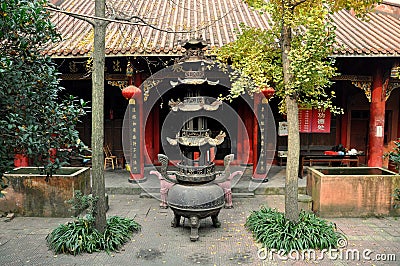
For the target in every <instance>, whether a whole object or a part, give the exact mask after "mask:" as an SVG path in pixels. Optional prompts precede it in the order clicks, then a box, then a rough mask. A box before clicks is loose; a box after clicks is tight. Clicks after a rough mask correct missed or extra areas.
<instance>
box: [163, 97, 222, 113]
mask: <svg viewBox="0 0 400 266" xmlns="http://www.w3.org/2000/svg"><path fill="white" fill-rule="evenodd" d="M168 105H169V106H170V107H171V110H172V111H174V112H177V111H183V112H195V111H200V110H202V109H204V110H206V111H216V110H218V108H219V107H220V106H221V105H222V102H221V101H219V100H215V101H213V102H212V103H210V104H206V103H196V104H193V103H190V104H189V103H185V102H181V101H179V99H178V100H177V101H173V100H169V102H168Z"/></svg>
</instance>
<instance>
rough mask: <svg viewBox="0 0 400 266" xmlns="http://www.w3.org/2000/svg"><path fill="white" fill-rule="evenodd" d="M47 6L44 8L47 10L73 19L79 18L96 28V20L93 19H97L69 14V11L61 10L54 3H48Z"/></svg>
mask: <svg viewBox="0 0 400 266" xmlns="http://www.w3.org/2000/svg"><path fill="white" fill-rule="evenodd" d="M47 5H48V6H45V7H44V8H46V9H48V10H50V11H54V12H60V13H64V14H67V15H69V16H71V17H73V18H77V19H81V20H83V21H86V22H87V23H89V24H91V25H92V26H94V20H93V19H95V17H92V16H89V15H80V14H76V13H72V12H68V11H65V10H63V9H61V8H59V7H58V6H56V5H53V4H52V3H47ZM90 18H92V19H90Z"/></svg>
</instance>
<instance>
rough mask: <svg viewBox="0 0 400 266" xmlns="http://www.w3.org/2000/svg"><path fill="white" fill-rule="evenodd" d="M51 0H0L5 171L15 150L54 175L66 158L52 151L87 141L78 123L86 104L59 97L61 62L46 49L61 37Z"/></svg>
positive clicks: (0, 151)
mask: <svg viewBox="0 0 400 266" xmlns="http://www.w3.org/2000/svg"><path fill="white" fill-rule="evenodd" d="M46 2H47V1H43V0H39V1H36V0H35V1H24V0H0V80H1V83H0V128H1V145H0V173H3V172H4V171H6V170H7V169H8V168H9V167H10V166H12V163H13V157H14V154H25V155H27V156H28V157H30V158H31V159H32V160H33V162H34V164H35V165H37V166H44V170H45V171H46V172H47V174H48V175H51V174H52V171H53V169H55V168H57V167H59V166H60V165H62V164H63V163H64V162H65V156H66V153H65V154H63V152H61V151H60V150H58V151H57V155H56V156H54V153H53V154H52V153H51V151H52V150H53V151H55V150H56V149H59V148H66V149H67V148H80V147H82V145H83V143H80V141H79V136H78V131H77V130H76V129H75V126H76V124H77V122H78V119H79V116H81V115H84V114H85V105H86V103H85V102H83V101H81V100H78V99H76V98H74V97H72V96H67V97H65V99H63V100H60V99H59V98H60V93H61V91H62V90H63V88H61V87H60V86H59V80H58V77H57V75H58V73H57V70H56V65H55V64H54V63H53V62H52V61H51V59H50V58H49V57H48V56H44V55H43V54H42V53H41V51H42V50H41V49H42V47H44V45H45V44H46V43H48V42H54V41H57V40H58V39H59V35H58V34H57V33H56V31H55V28H54V26H53V25H52V24H51V22H50V19H49V13H48V12H46V11H45V9H44V8H43V6H44V5H45V4H46ZM49 151H50V152H49Z"/></svg>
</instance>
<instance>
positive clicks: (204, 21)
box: [45, 0, 400, 179]
mask: <svg viewBox="0 0 400 266" xmlns="http://www.w3.org/2000/svg"><path fill="white" fill-rule="evenodd" d="M52 2H53V3H54V4H55V5H57V6H58V7H59V8H60V9H62V10H66V11H68V12H72V13H78V14H85V15H90V16H93V15H94V1H91V0H81V1H75V0H59V1H52ZM108 2H109V4H110V5H112V6H113V9H112V11H113V12H116V13H117V14H119V15H121V14H124V15H127V16H137V17H139V18H142V19H143V21H142V20H138V21H136V24H135V25H131V24H127V23H118V22H111V23H110V24H109V25H108V27H107V33H106V55H105V56H106V62H105V64H106V70H105V79H106V82H105V84H106V85H105V86H106V87H105V102H104V110H105V124H104V126H105V144H107V145H108V146H109V147H110V149H111V150H112V152H113V154H115V155H117V156H118V157H125V160H126V161H129V163H130V164H131V171H132V178H133V179H140V178H143V167H145V166H146V165H152V164H159V162H158V157H157V155H158V154H160V153H165V152H166V151H165V147H164V145H163V143H165V142H166V141H169V142H170V143H174V141H181V142H184V141H185V140H184V139H179V140H177V139H175V138H174V136H171V135H168V134H163V129H165V130H167V127H166V126H164V125H165V124H164V123H165V122H166V121H169V120H171V119H172V120H173V119H174V118H173V117H172V118H171V115H173V113H174V110H175V111H176V110H179V111H180V113H185V110H188V108H199V110H200V109H202V110H206V109H207V108H208V109H209V110H212V109H213V108H215V110H217V111H216V112H215V113H218V110H221V109H223V110H224V113H225V112H228V113H229V111H228V110H233V111H234V115H232V117H228V116H227V115H225V116H223V117H222V118H218V117H217V115H216V117H215V118H211V119H207V121H208V122H207V125H203V124H201V123H202V122H201V121H204V120H203V119H198V120H195V121H194V122H193V123H197V124H195V126H194V125H189V124H188V125H187V126H188V128H187V129H190V127H192V128H193V126H194V127H195V128H196V129H197V130H201V129H202V128H203V127H205V126H207V129H208V130H209V133H207V134H209V135H208V136H206V137H209V139H210V140H209V141H210V142H213V141H215V143H214V144H215V147H216V149H215V150H213V149H211V152H210V153H209V154H208V155H207V156H209V157H208V158H207V159H210V158H211V157H212V158H214V162H215V163H216V164H217V165H218V164H219V165H222V164H223V159H224V157H225V156H226V155H228V154H234V161H233V162H232V164H236V165H246V166H253V178H256V179H257V178H260V179H263V178H265V173H266V169H265V167H268V164H269V161H270V162H271V163H274V164H276V163H279V162H280V159H282V158H280V156H279V155H282V154H284V152H285V151H287V148H288V147H287V134H286V132H285V116H284V115H282V114H280V113H279V112H278V104H279V100H278V99H275V98H271V99H268V98H269V97H265V96H264V95H263V94H261V93H260V95H245V96H243V97H239V98H237V99H234V100H233V101H232V102H224V103H220V102H216V101H215V99H217V98H218V97H219V96H220V95H227V94H228V93H229V89H230V80H229V74H227V73H225V72H224V71H222V70H219V69H215V67H216V66H215V65H214V64H213V63H212V61H213V60H212V59H213V49H215V48H218V47H222V46H223V45H225V44H227V43H229V42H232V41H234V40H235V37H236V35H237V29H238V28H239V25H240V24H241V23H243V24H245V25H248V26H253V27H259V28H262V29H267V28H269V25H270V23H271V21H270V20H269V17H268V16H267V15H261V14H259V13H258V12H256V11H254V10H251V9H250V8H248V7H247V5H246V4H244V3H243V2H242V1H240V0H223V1H212V0H203V1H198V0H197V1H196V0H189V1H184V2H181V1H179V3H178V2H176V3H175V2H174V1H157V0H137V1H117V0H115V1H108ZM110 12H111V10H110ZM108 15H113V14H108ZM114 15H115V14H114ZM367 17H368V20H366V21H363V20H360V19H358V18H356V17H355V16H354V14H353V13H352V12H351V11H346V10H342V11H339V12H337V13H335V14H334V15H333V20H334V23H335V24H336V26H337V29H336V43H337V46H336V48H335V51H334V54H332V57H335V58H336V67H337V68H338V72H339V73H340V75H339V76H336V77H335V78H334V79H333V81H334V83H333V85H332V88H331V89H332V90H334V91H335V93H336V96H337V97H336V102H335V104H336V105H337V106H338V107H341V108H343V110H344V114H342V115H333V114H331V113H330V112H329V111H324V112H320V111H319V110H312V109H311V110H300V112H299V122H300V125H299V126H300V128H299V130H300V133H301V134H300V136H301V153H305V154H312V153H315V154H318V153H324V151H328V150H331V149H332V147H335V146H338V145H342V146H343V147H345V148H347V149H348V150H351V149H355V150H356V151H357V154H358V155H359V163H360V164H365V165H369V166H386V167H387V165H388V162H387V161H385V160H384V159H383V157H382V155H383V153H384V152H385V151H387V150H388V149H390V148H391V145H393V143H392V142H393V141H394V140H397V139H398V138H399V137H400V123H399V121H400V114H399V102H400V92H399V89H398V87H400V80H399V79H398V78H397V77H398V71H399V70H400V68H399V67H400V58H399V55H400V5H398V4H394V3H390V2H388V1H383V3H382V4H381V5H379V6H377V7H376V8H375V10H374V11H373V12H371V13H369V14H368V15H367ZM52 22H53V23H55V24H56V26H57V28H58V30H59V32H60V33H61V35H62V37H63V40H62V41H61V42H59V43H57V44H55V45H52V46H49V47H48V49H46V50H45V53H46V54H47V55H49V56H51V57H52V58H53V59H54V61H55V62H56V63H57V65H58V66H59V71H60V72H61V73H62V74H61V79H62V81H61V85H62V86H63V87H65V88H66V92H67V93H69V94H73V95H75V96H78V97H80V98H83V99H85V100H87V101H90V100H91V87H92V85H91V75H90V60H89V59H90V56H91V51H92V49H93V35H94V33H93V28H92V26H91V24H89V23H88V22H86V21H84V20H80V19H77V18H75V17H73V16H69V15H67V14H65V13H62V12H54V15H53V18H52ZM188 31H189V32H188ZM239 32H240V30H239ZM191 40H197V41H198V42H199V43H201V44H202V46H200V49H197V48H194V47H193V46H190V41H191ZM191 52H192V53H191ZM194 55H196V56H200V57H197V61H196V62H197V64H196V66H195V67H193V68H192V67H191V65H190V63H188V62H190V58H189V57H190V56H194ZM201 67H203V68H201ZM131 84H132V85H135V86H136V87H138V88H140V90H141V93H140V94H138V95H137V97H135V98H132V99H130V100H127V99H126V98H124V96H123V95H122V93H121V92H122V90H123V89H124V88H126V87H127V86H128V85H131ZM188 95H189V96H190V97H191V99H198V100H199V101H200V102H199V103H198V104H197V103H193V102H192V103H190V104H189V103H188V102H185V101H184V99H185V97H187V96H188ZM199 95H201V96H202V97H200V98H196V97H197V96H199ZM204 97H209V99H208V100H205V99H207V98H204ZM126 112H129V116H130V117H131V118H133V117H134V121H133V122H134V123H135V124H134V128H131V129H129V130H130V131H129V134H130V135H129V137H128V138H129V141H132V138H134V139H135V140H136V141H135V142H131V144H132V146H131V148H132V150H130V151H129V152H128V153H129V156H127V152H126V151H125V156H124V145H123V139H125V138H126V136H125V137H124V136H123V134H124V133H123V132H124V130H123V127H124V117H125V116H126ZM171 113H172V114H171ZM209 113H213V111H210V112H209ZM225 114H226V113H225ZM224 119H225V120H224ZM221 120H223V121H225V122H221ZM271 121H273V125H271V123H270V122H271ZM131 124H132V123H131ZM125 127H126V125H125ZM179 130H180V129H177V131H179ZM79 131H80V136H81V139H82V140H83V141H84V142H85V143H88V144H89V143H90V142H91V141H90V138H91V118H90V116H87V117H85V118H84V120H83V121H82V123H81V124H80V126H79ZM134 132H135V134H134ZM221 132H223V133H221ZM219 134H225V135H224V136H223V138H222V135H219ZM166 137H168V138H169V140H167V138H166ZM181 137H182V136H181ZM264 138H265V139H267V138H269V139H270V140H271V139H275V141H264ZM218 139H219V140H220V141H218ZM133 143H135V144H133ZM270 144H273V147H270ZM133 145H134V146H133ZM210 145H211V146H212V144H210ZM172 146H173V145H172ZM279 152H283V153H279ZM272 153H273V154H272ZM210 156H211V157H210ZM127 157H128V158H127ZM170 159H171V160H174V158H173V157H172V158H170ZM134 161H135V164H133V162H134ZM262 167H264V168H262Z"/></svg>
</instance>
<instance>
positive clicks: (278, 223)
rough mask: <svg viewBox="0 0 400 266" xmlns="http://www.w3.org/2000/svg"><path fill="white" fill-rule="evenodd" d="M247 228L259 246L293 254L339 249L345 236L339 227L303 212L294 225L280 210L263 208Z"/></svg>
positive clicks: (256, 213) (251, 215) (247, 223)
mask: <svg viewBox="0 0 400 266" xmlns="http://www.w3.org/2000/svg"><path fill="white" fill-rule="evenodd" d="M245 227H246V228H247V229H248V230H250V231H251V232H252V233H253V236H254V238H255V239H256V241H257V242H260V243H261V244H262V245H263V247H264V248H267V249H277V250H280V249H283V250H285V251H286V252H289V251H291V250H304V249H320V250H322V249H329V248H336V247H337V244H338V240H340V239H341V238H344V235H343V234H342V233H340V232H338V231H336V227H335V224H333V223H330V222H328V221H326V220H323V219H321V218H319V217H317V216H315V215H314V214H312V213H308V212H305V211H301V212H300V215H299V221H298V222H297V223H294V222H292V221H289V220H287V219H286V218H285V216H284V214H283V213H280V212H278V211H277V210H276V209H270V208H267V207H262V208H261V209H260V210H259V211H253V212H252V213H251V214H250V216H249V217H248V218H247V221H246V223H245Z"/></svg>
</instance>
